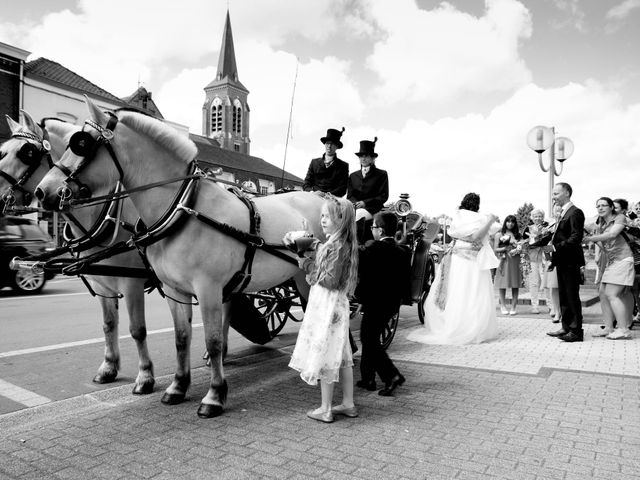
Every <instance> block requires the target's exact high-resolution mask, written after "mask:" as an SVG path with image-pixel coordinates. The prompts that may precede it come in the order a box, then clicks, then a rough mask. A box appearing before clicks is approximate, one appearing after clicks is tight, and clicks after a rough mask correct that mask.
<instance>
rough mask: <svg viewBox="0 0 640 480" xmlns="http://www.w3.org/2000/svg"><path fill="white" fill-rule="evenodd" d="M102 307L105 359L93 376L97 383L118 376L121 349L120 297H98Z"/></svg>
mask: <svg viewBox="0 0 640 480" xmlns="http://www.w3.org/2000/svg"><path fill="white" fill-rule="evenodd" d="M98 301H99V302H100V308H101V309H102V330H103V331H104V360H103V361H102V364H101V365H100V367H99V368H98V373H97V374H96V376H95V377H93V381H94V382H95V383H111V382H113V381H115V379H116V377H117V376H118V369H119V368H120V349H119V347H118V299H117V298H104V297H98Z"/></svg>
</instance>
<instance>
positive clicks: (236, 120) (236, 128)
mask: <svg viewBox="0 0 640 480" xmlns="http://www.w3.org/2000/svg"><path fill="white" fill-rule="evenodd" d="M232 129H233V133H237V134H241V133H242V103H240V100H238V99H237V98H236V99H235V100H234V101H233V120H232Z"/></svg>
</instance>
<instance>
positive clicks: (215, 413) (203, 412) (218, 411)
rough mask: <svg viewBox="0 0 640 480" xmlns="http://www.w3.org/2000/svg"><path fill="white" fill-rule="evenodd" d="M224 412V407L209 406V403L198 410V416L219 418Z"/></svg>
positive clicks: (202, 404)
mask: <svg viewBox="0 0 640 480" xmlns="http://www.w3.org/2000/svg"><path fill="white" fill-rule="evenodd" d="M223 412H224V408H222V405H209V404H208V403H201V404H200V407H199V408H198V416H199V417H200V418H213V417H219V416H220V415H222V413H223Z"/></svg>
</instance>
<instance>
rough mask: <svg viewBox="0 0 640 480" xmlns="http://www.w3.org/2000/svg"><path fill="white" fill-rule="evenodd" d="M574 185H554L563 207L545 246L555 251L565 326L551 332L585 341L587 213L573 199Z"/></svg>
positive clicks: (565, 338)
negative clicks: (583, 290)
mask: <svg viewBox="0 0 640 480" xmlns="http://www.w3.org/2000/svg"><path fill="white" fill-rule="evenodd" d="M572 193H573V189H572V188H571V186H570V185H569V184H568V183H563V182H561V183H558V184H557V185H556V186H555V187H554V188H553V202H554V203H555V204H556V205H560V206H561V207H562V211H561V212H560V218H559V220H558V223H557V226H556V230H555V232H554V234H553V237H552V239H551V245H547V246H545V247H543V248H544V250H545V251H548V252H552V253H551V264H552V265H553V267H554V268H555V269H556V272H557V274H558V291H559V293H560V310H561V318H562V328H561V329H560V330H558V331H556V332H549V333H547V335H550V336H552V337H558V338H559V339H560V340H563V341H565V342H582V340H583V336H584V334H583V330H582V305H581V303H580V283H581V274H580V268H581V267H582V266H584V254H583V252H582V237H583V234H584V213H582V210H580V209H579V208H577V207H576V206H575V205H574V204H573V203H571V194H572Z"/></svg>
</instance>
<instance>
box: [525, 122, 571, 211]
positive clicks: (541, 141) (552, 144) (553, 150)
mask: <svg viewBox="0 0 640 480" xmlns="http://www.w3.org/2000/svg"><path fill="white" fill-rule="evenodd" d="M527 145H528V146H529V148H530V149H531V150H533V151H534V152H536V153H537V154H538V163H539V165H540V169H541V170H542V171H543V172H549V205H548V208H549V209H548V210H547V212H549V215H551V212H552V211H553V183H554V177H559V176H560V174H561V173H562V168H563V165H564V161H565V160H567V159H568V158H569V157H570V156H571V154H573V142H572V141H571V140H570V139H568V138H567V137H557V138H556V130H555V128H554V127H544V126H542V125H538V126H537V127H533V128H532V129H531V130H529V133H528V134H527ZM546 150H549V166H548V167H545V166H544V163H543V162H542V154H543V153H544V152H545V151H546ZM556 160H557V161H558V162H560V166H559V167H556Z"/></svg>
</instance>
